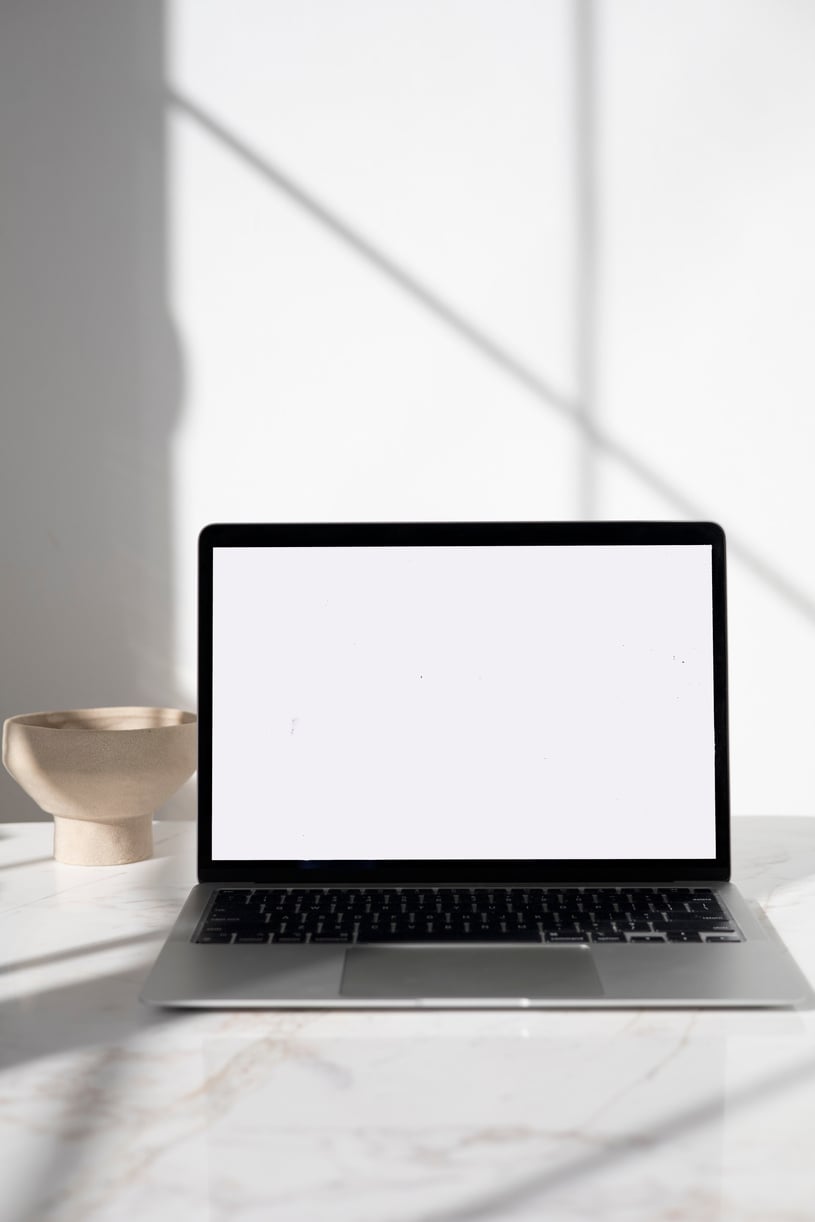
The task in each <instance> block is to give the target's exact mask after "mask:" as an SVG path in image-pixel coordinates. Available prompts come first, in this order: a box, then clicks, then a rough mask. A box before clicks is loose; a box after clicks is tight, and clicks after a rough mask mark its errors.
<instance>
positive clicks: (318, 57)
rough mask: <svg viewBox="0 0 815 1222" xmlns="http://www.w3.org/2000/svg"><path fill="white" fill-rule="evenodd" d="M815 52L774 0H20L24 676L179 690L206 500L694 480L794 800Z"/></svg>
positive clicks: (743, 680)
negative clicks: (715, 532)
mask: <svg viewBox="0 0 815 1222" xmlns="http://www.w3.org/2000/svg"><path fill="white" fill-rule="evenodd" d="M68 7H70V9H71V13H70V14H68V13H67V12H66V9H67V8H68ZM813 62H815V8H813V7H812V6H811V5H809V4H807V3H803V2H799V3H794V2H791V0H783V2H780V0H761V2H758V0H726V2H725V0H720V2H718V3H717V2H714V0H659V2H654V0H639V2H636V3H635V2H633V0H626V2H625V3H623V2H620V0H604V2H603V3H602V4H600V3H598V2H597V0H558V2H550V3H546V4H542V3H540V0H398V2H397V0H389V2H388V3H382V2H381V0H380V2H379V3H375V2H374V0H229V2H228V3H227V0H168V3H167V4H166V5H162V4H160V3H158V0H150V2H149V3H142V4H140V5H135V6H134V5H132V4H128V3H127V2H126V0H108V2H107V3H105V2H104V0H77V2H76V3H75V4H74V5H72V6H60V5H59V4H58V3H56V0H52V2H51V3H47V4H46V3H42V2H38V3H33V4H31V5H26V6H23V5H20V6H16V11H15V12H13V13H8V12H4V13H3V15H2V17H0V140H1V141H2V148H1V149H0V175H2V188H3V197H4V208H5V213H6V224H5V227H4V242H5V257H6V259H7V270H6V273H5V274H4V276H3V277H2V278H0V324H2V325H1V326H0V360H2V367H3V368H4V370H5V377H4V383H5V389H4V390H3V391H0V394H2V402H3V417H4V421H5V424H4V430H3V435H4V445H3V447H2V454H0V463H2V466H3V472H2V483H0V498H2V502H1V503H0V504H1V507H2V510H3V519H2V520H3V523H4V526H3V531H2V537H1V538H0V546H2V549H3V564H4V568H3V571H4V573H5V574H6V577H5V578H4V595H3V601H4V604H5V609H4V613H3V622H4V625H5V631H4V634H3V637H2V639H0V667H1V668H2V669H1V670H0V692H2V705H3V708H2V713H3V715H9V714H11V713H14V712H20V711H27V710H30V709H33V708H35V707H36V708H42V707H56V706H59V705H67V704H81V703H88V704H91V703H105V702H110V703H130V702H133V701H142V700H143V701H145V702H147V701H150V702H152V701H162V702H163V701H173V702H181V703H184V704H193V703H194V700H195V694H194V593H195V570H194V544H195V536H196V534H197V531H198V529H199V528H200V526H201V525H202V524H203V523H205V522H207V521H211V520H215V519H233V520H235V519H258V520H275V519H281V520H298V519H311V520H319V519H333V520H341V519H349V520H351V519H389V518H390V519H396V518H403V519H406V518H489V517H496V518H570V517H587V516H596V517H604V518H607V517H650V516H654V517H688V516H691V517H695V516H705V517H713V518H716V519H718V520H720V521H721V522H722V523H723V525H724V526H725V528H726V529H727V530H728V533H729V536H730V539H731V566H730V612H731V643H732V648H731V688H732V693H733V701H732V731H733V733H732V768H733V799H734V809H735V810H736V811H741V812H748V811H750V812H758V813H773V812H784V813H813V812H814V811H815V775H814V773H815V769H813V765H812V763H811V762H810V761H811V760H812V758H813V751H812V747H811V744H812V743H813V742H815V714H814V713H813V707H812V701H811V699H810V695H809V692H810V688H811V687H812V686H813V680H814V679H815V673H813V672H815V574H813V572H812V561H811V554H812V549H811V548H810V546H809V533H810V529H809V528H810V522H811V521H812V517H813V513H812V509H813V492H812V481H811V479H810V477H809V469H808V468H809V461H810V455H811V451H812V440H813V434H815V422H814V421H813V413H812V412H811V410H810V411H808V410H807V409H808V408H810V407H811V405H812V401H813V391H815V364H814V363H813V360H812V355H811V353H812V339H811V336H812V335H813V333H814V331H815V328H814V327H813V323H815V318H813V314H815V307H814V306H813V301H815V293H813V286H814V285H815V246H814V244H813V225H812V221H811V217H812V216H815V157H814V156H813V151H812V149H813V146H812V140H811V134H810V133H811V132H812V130H813V123H814V122H815V74H813V72H812V71H811V64H812V63H813ZM3 780H4V784H3V788H2V790H0V797H1V798H2V804H3V811H4V814H5V816H6V817H8V818H22V817H26V814H27V813H29V812H31V811H32V807H31V804H30V803H28V801H27V799H25V798H24V797H23V796H22V795H20V794H19V793H18V792H17V790H16V789H15V787H14V786H13V784H12V783H11V782H10V781H8V779H7V778H4V779H3ZM191 798H192V793H191V791H189V792H188V793H187V794H186V795H183V796H182V797H180V798H178V799H176V800H175V801H174V802H173V803H171V804H170V806H169V807H168V813H176V814H177V813H179V812H184V811H189V810H190V809H191ZM33 813H35V814H36V812H35V811H34V812H33Z"/></svg>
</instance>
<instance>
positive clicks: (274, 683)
mask: <svg viewBox="0 0 815 1222" xmlns="http://www.w3.org/2000/svg"><path fill="white" fill-rule="evenodd" d="M210 529H213V530H214V529H217V528H210ZM226 529H228V528H226ZM258 529H261V528H258ZM280 529H284V528H280ZM303 529H306V528H303ZM312 529H313V530H317V531H318V534H317V535H316V536H314V535H309V536H308V541H307V542H306V541H304V542H303V543H302V545H298V544H297V543H296V542H292V541H291V538H290V537H289V536H286V538H287V539H288V541H287V542H286V543H285V545H254V544H250V545H230V546H218V545H217V542H216V543H215V545H214V546H213V547H212V553H211V555H212V568H211V581H212V586H211V598H212V614H211V632H212V636H211V649H212V654H211V719H212V720H211V801H212V820H211V854H212V860H213V862H214V863H217V862H219V861H222V862H236V861H241V862H281V861H283V862H298V863H304V866H305V868H308V866H309V865H312V866H316V867H319V866H320V865H321V864H323V863H334V862H349V861H353V862H367V863H374V862H388V863H399V862H410V863H421V862H428V863H431V862H433V863H443V862H461V861H467V862H478V861H484V862H487V861H489V862H496V861H513V862H520V861H531V860H534V861H552V860H559V861H566V860H568V861H571V862H580V861H589V860H591V861H597V860H609V861H611V860H614V861H619V860H626V861H632V862H635V861H645V860H665V859H682V860H700V859H704V860H711V859H713V858H715V857H716V731H715V724H714V722H715V718H714V703H715V702H714V633H713V594H712V591H713V581H712V550H713V544H712V542H710V541H703V540H702V541H697V542H687V541H683V542H673V541H652V542H642V541H638V542H633V543H624V542H619V541H617V542H614V543H613V544H610V543H608V542H606V541H603V535H602V530H601V531H600V534H599V540H600V541H594V542H591V541H584V539H583V537H581V541H579V542H574V543H569V542H564V541H563V539H562V537H560V536H556V537H557V538H558V542H556V543H550V542H547V541H543V539H541V540H540V541H538V542H535V541H533V540H532V537H531V536H530V537H529V538H527V537H526V536H525V535H523V534H522V535H520V536H512V535H511V534H510V535H509V536H508V537H509V538H513V537H517V538H522V539H523V541H521V542H506V541H503V542H501V543H500V544H497V543H496V542H494V541H492V540H491V541H489V542H479V541H478V532H477V529H476V528H471V529H472V530H474V531H475V533H474V534H470V535H468V536H467V541H466V542H449V541H443V539H444V536H440V537H439V539H438V540H436V539H434V541H433V542H432V543H429V544H428V543H426V542H424V541H422V542H420V543H411V542H410V535H409V534H407V535H402V536H400V537H399V540H398V542H389V541H388V532H387V528H380V529H381V530H384V532H385V533H384V535H382V536H381V541H379V542H375V543H371V542H367V543H365V544H362V545H359V544H356V543H351V544H348V543H340V542H335V541H333V539H332V541H331V542H328V543H321V542H319V539H320V535H319V528H312ZM329 529H330V528H329ZM335 529H337V528H335ZM428 529H430V530H431V537H433V536H432V528H427V527H426V528H424V530H425V531H427V530H428ZM657 533H659V532H657ZM646 534H647V532H646ZM448 537H455V535H453V536H449V532H448ZM587 538H589V539H590V538H591V533H589V535H588V536H587ZM202 624H203V620H202Z"/></svg>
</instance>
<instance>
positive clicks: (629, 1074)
mask: <svg viewBox="0 0 815 1222" xmlns="http://www.w3.org/2000/svg"><path fill="white" fill-rule="evenodd" d="M155 830H156V852H155V856H154V858H153V860H151V861H147V862H141V863H139V864H136V865H130V866H119V867H109V868H100V867H79V866H65V865H58V864H57V863H55V862H54V861H53V860H52V859H51V856H50V853H51V836H52V830H51V827H50V825H48V824H44V823H41V824H4V825H2V824H0V917H1V918H2V920H1V923H0V929H2V956H1V957H2V966H0V990H1V992H0V1150H2V1168H3V1173H2V1188H0V1218H2V1219H3V1222H6V1220H8V1222H29V1220H32V1222H34V1220H36V1222H41V1220H43V1222H45V1220H47V1219H59V1220H60V1222H69V1220H70V1222H101V1220H104V1222H112V1220H114V1219H115V1220H117V1222H118V1220H121V1222H133V1220H134V1219H142V1218H146V1219H150V1222H161V1220H162V1219H165V1218H166V1219H172V1220H173V1222H184V1220H186V1219H188V1218H189V1219H196V1220H198V1219H201V1220H202V1222H203V1220H208V1222H283V1220H285V1222H312V1220H314V1222H335V1220H342V1222H469V1220H473V1222H476V1220H477V1222H494V1220H497V1219H500V1220H503V1219H507V1220H512V1222H527V1220H530V1222H531V1220H533V1219H534V1220H535V1222H538V1220H539V1219H555V1220H560V1219H564V1220H569V1219H584V1218H591V1219H593V1220H596V1219H609V1220H617V1219H619V1222H639V1220H640V1219H642V1220H643V1222H645V1220H647V1222H681V1220H683V1219H688V1220H691V1222H707V1220H710V1222H713V1220H714V1219H716V1220H718V1219H725V1220H728V1222H729V1220H741V1219H749V1220H755V1222H792V1220H793V1219H802V1220H803V1219H807V1220H811V1219H813V1218H815V1139H814V1138H813V1130H814V1129H815V1012H813V1011H811V1010H809V1009H804V1008H802V1009H798V1010H775V1011H773V1010H764V1011H761V1010H738V1011H695V1010H675V1011H665V1010H653V1011H646V1010H605V1011H568V1010H559V1011H532V1012H529V1011H527V1012H518V1011H511V1012H509V1011H494V1010H485V1011H466V1012H461V1011H459V1012H454V1013H453V1012H437V1011H436V1012H424V1011H423V1012H414V1011H405V1012H392V1011H391V1012H376V1011H366V1012H359V1011H353V1012H347V1011H346V1012H340V1011H337V1012H330V1011H329V1012H306V1011H303V1012H284V1013H274V1012H263V1011H237V1012H236V1011H230V1012H214V1011H209V1012H206V1011H186V1012H165V1011H155V1010H151V1009H148V1008H147V1007H145V1006H143V1005H141V1004H140V1003H139V1002H138V1000H137V995H138V991H139V987H140V985H141V982H142V980H143V978H144V976H145V975H146V973H147V970H148V968H149V966H150V963H151V962H152V960H153V958H154V957H155V955H156V953H157V952H158V949H159V947H160V944H161V940H162V937H163V936H164V934H165V933H166V931H167V930H168V928H169V926H170V925H171V923H172V921H173V919H174V917H175V915H176V913H177V911H178V909H179V908H180V906H181V903H182V901H183V900H184V898H185V896H186V894H187V891H188V889H189V887H190V886H191V885H192V883H193V882H194V881H195V864H194V827H193V826H192V825H191V824H183V823H157V824H156V829H155ZM734 858H735V867H734V878H735V881H736V882H738V883H739V884H740V886H741V888H742V890H743V892H744V893H745V895H746V896H747V897H748V899H751V900H754V901H756V902H758V903H760V904H761V905H762V906H763V907H764V908H765V910H766V911H767V913H768V914H769V917H770V919H771V921H772V923H773V925H774V926H775V928H776V930H777V931H778V932H779V934H780V935H781V936H782V938H783V939H784V941H785V942H786V944H787V946H788V947H789V948H790V950H791V951H792V953H793V954H794V955H795V957H796V958H797V960H798V962H799V963H800V964H801V966H802V967H803V969H804V971H806V972H807V974H808V975H809V977H810V979H811V980H813V981H815V939H814V938H813V933H814V932H815V819H807V818H797V817H777V818H759V817H743V818H737V819H736V820H734Z"/></svg>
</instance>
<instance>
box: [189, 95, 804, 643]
mask: <svg viewBox="0 0 815 1222" xmlns="http://www.w3.org/2000/svg"><path fill="white" fill-rule="evenodd" d="M167 102H168V105H169V106H170V107H171V108H172V109H174V110H175V111H176V112H177V113H179V114H181V115H184V116H185V117H186V118H187V119H188V120H190V121H191V122H193V123H194V124H195V125H196V126H197V127H198V128H199V129H200V130H201V131H203V132H206V133H207V135H209V136H211V137H212V138H213V139H214V140H216V141H217V142H218V144H220V146H221V147H222V148H223V149H225V150H226V151H228V152H229V153H231V154H232V155H233V156H234V157H236V158H237V159H238V160H239V161H240V162H241V163H242V164H243V165H244V166H245V167H247V168H249V169H251V170H253V171H254V172H255V173H257V174H258V175H260V177H261V178H263V179H264V180H265V181H266V182H267V183H269V184H270V185H271V186H273V187H275V188H276V189H277V190H278V191H280V192H281V193H282V194H283V195H285V196H286V198H287V199H289V200H290V201H291V203H293V204H295V205H296V206H297V207H299V208H301V209H302V210H303V211H304V212H306V213H307V214H308V215H309V216H310V217H311V218H312V219H313V220H314V221H315V222H317V223H318V224H320V225H321V226H322V227H323V228H324V229H326V230H328V231H329V232H330V233H331V234H333V235H334V237H335V238H337V240H338V241H341V242H343V243H344V244H345V246H347V247H348V248H349V249H351V250H353V251H354V252H355V253H356V254H357V255H359V257H360V258H362V259H364V260H365V261H366V262H367V263H368V264H369V265H370V266H372V267H374V268H375V269H376V270H377V271H378V272H380V273H381V275H383V276H384V277H386V278H387V279H388V280H389V281H390V283H391V284H393V285H395V286H396V287H397V288H399V289H401V290H402V292H404V293H406V294H408V295H409V296H410V297H411V298H412V299H413V300H414V301H417V302H418V303H419V304H420V305H422V306H423V307H424V308H425V309H426V310H427V311H428V312H429V313H430V314H432V315H433V316H434V317H435V318H436V319H437V320H438V321H439V322H440V323H442V324H444V325H445V326H446V327H448V328H449V329H450V330H451V331H452V332H454V333H455V335H456V336H457V337H458V338H459V339H460V340H462V341H463V342H465V343H467V344H469V345H470V346H471V347H472V348H473V349H475V350H476V351H477V353H478V354H479V355H480V356H482V357H483V358H484V359H486V360H489V361H490V362H491V363H492V364H493V365H497V366H498V367H499V368H500V369H502V370H503V372H504V373H505V374H506V375H507V376H508V377H510V378H512V379H513V380H514V381H515V382H516V383H518V384H519V385H521V386H522V387H523V388H524V390H526V391H527V392H528V393H529V394H531V395H533V396H534V397H535V398H536V399H537V401H538V402H539V403H540V404H542V405H545V406H546V407H548V408H549V409H550V410H551V411H554V412H556V413H558V414H559V415H560V416H561V417H563V418H564V419H567V420H568V421H569V422H570V423H571V424H572V426H573V427H574V428H575V429H576V430H578V432H579V433H580V436H581V437H582V439H583V440H584V441H585V442H586V443H587V445H588V446H589V447H591V450H592V451H593V452H594V454H595V455H602V456H604V457H606V458H609V459H611V460H612V461H613V462H615V463H616V464H617V466H618V467H620V468H621V469H622V470H624V471H625V472H626V473H627V474H628V475H631V476H633V477H634V478H635V479H636V480H638V481H639V483H640V484H642V485H643V486H644V487H646V488H648V489H649V490H650V491H652V492H655V493H656V494H657V495H658V496H660V497H661V498H662V499H663V500H664V501H666V502H667V503H668V504H670V505H671V506H672V507H673V509H674V510H675V511H676V513H677V514H679V515H681V516H682V517H684V518H691V519H703V520H704V519H707V518H709V517H711V516H712V515H711V512H710V510H709V509H708V508H706V507H705V506H702V505H699V504H698V503H697V502H695V501H694V500H693V499H692V498H690V497H688V496H687V495H686V494H685V492H684V491H683V490H682V489H681V488H679V487H678V486H677V485H676V484H674V483H672V481H670V480H669V479H667V478H666V477H665V476H664V475H662V474H661V473H660V472H659V471H657V470H655V469H654V467H653V466H652V465H651V464H650V463H649V462H648V461H647V460H646V459H645V458H643V457H642V456H641V455H639V454H637V453H636V452H635V451H634V450H633V449H632V448H631V447H630V446H628V445H625V444H623V443H622V442H620V441H618V440H616V438H614V437H613V436H612V435H611V434H610V433H608V432H606V431H605V430H604V429H602V428H601V427H600V426H599V424H598V423H597V421H596V418H595V413H594V412H593V411H591V410H586V407H585V405H584V403H583V402H582V401H581V400H579V399H577V398H571V397H569V396H568V395H565V394H563V393H562V392H561V391H559V390H558V389H557V388H556V387H554V386H552V385H550V384H549V383H548V382H547V381H546V380H545V379H544V378H542V377H541V376H540V374H538V373H537V372H536V371H535V370H533V369H530V368H529V366H528V365H526V364H525V363H524V362H523V361H521V360H519V359H518V357H516V356H515V355H514V354H513V353H512V352H510V351H509V349H507V348H505V347H504V346H503V345H501V344H499V343H498V342H497V341H496V340H494V339H493V338H492V337H491V336H490V335H489V334H488V333H487V332H486V331H484V330H483V328H481V327H479V326H478V325H477V324H476V323H474V322H472V321H471V320H470V319H469V318H467V316H466V315H465V314H463V313H462V312H461V311H460V310H458V309H457V308H456V307H455V306H453V305H452V304H451V303H450V302H449V301H446V300H445V299H444V298H443V297H441V296H440V295H439V294H438V293H436V292H435V291H434V290H433V289H432V288H431V287H430V286H429V285H427V284H426V283H425V282H424V281H422V280H421V279H419V278H418V277H417V276H415V275H414V274H413V273H412V272H410V271H409V270H408V269H407V268H405V267H403V266H402V265H401V264H400V263H399V262H398V261H397V260H395V259H393V258H392V257H391V256H390V255H389V254H388V253H387V251H384V250H383V249H382V248H381V247H379V246H377V245H376V244H375V243H373V242H371V241H370V240H369V239H368V238H366V237H365V235H364V234H362V233H361V232H360V231H359V230H358V229H356V228H354V226H353V225H351V224H350V223H349V222H348V221H346V220H345V219H344V218H343V217H342V216H340V215H339V214H338V213H337V212H335V211H334V210H333V209H331V208H329V207H328V206H327V205H326V204H324V203H323V202H322V201H321V200H319V199H317V197H316V196H315V195H313V194H312V193H311V192H310V191H307V190H306V189H305V187H303V186H301V185H300V184H299V183H298V182H297V181H296V180H295V179H293V178H292V177H291V176H290V175H289V174H287V173H286V172H285V171H284V170H282V169H281V168H280V167H279V166H277V165H275V164H274V162H272V161H269V160H268V159H267V158H265V157H262V156H261V155H260V154H259V153H258V152H257V151H256V150H255V149H253V148H252V147H251V146H250V145H248V144H247V143H246V142H245V141H244V140H242V139H241V138H240V137H239V136H237V135H236V134H235V133H234V132H232V131H230V130H229V129H228V128H227V127H225V126H224V124H222V123H220V122H219V121H218V120H217V119H216V118H214V117H213V116H212V115H210V114H208V113H207V112H206V111H205V110H203V109H202V108H201V107H200V106H198V105H196V103H195V102H193V101H191V100H190V99H189V98H187V97H185V96H183V95H182V94H180V93H178V92H176V91H173V90H170V91H168V93H167ZM585 275H586V277H587V280H586V287H590V283H591V271H590V269H589V270H588V271H586V273H585ZM582 296H583V297H585V289H584V292H583V294H582ZM589 338H590V337H588V336H587V337H586V341H585V342H586V343H587V342H588V339H589ZM584 346H585V345H584ZM585 359H588V358H585ZM587 376H588V375H587ZM584 483H585V477H584ZM728 549H729V552H730V554H731V556H735V557H737V558H738V559H739V560H740V561H741V562H742V563H743V564H744V565H745V566H746V567H747V568H748V569H749V570H750V572H752V574H753V575H754V576H755V577H757V578H758V579H759V580H760V581H761V582H762V583H763V584H764V585H766V586H767V587H768V588H769V589H771V590H772V592H773V593H774V594H775V595H776V596H777V597H778V598H780V599H782V600H783V601H784V602H785V603H786V604H787V605H788V606H789V607H791V608H792V609H793V610H795V611H797V612H798V613H799V614H801V615H803V616H804V617H805V618H806V619H807V620H809V621H811V622H815V599H813V598H812V597H811V596H810V594H809V593H808V592H807V591H806V590H804V589H802V588H801V587H800V586H798V585H797V584H796V583H795V582H793V581H791V580H790V579H789V578H788V577H787V576H786V575H785V574H784V573H783V572H781V571H780V570H779V569H777V568H776V567H775V566H774V565H773V564H771V563H770V562H769V561H768V560H767V559H766V558H765V557H764V556H762V555H761V554H760V553H759V552H757V551H755V549H754V548H752V547H750V546H749V544H747V543H745V542H744V541H743V540H742V539H739V538H733V537H731V536H728Z"/></svg>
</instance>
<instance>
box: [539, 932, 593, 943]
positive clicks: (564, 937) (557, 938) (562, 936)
mask: <svg viewBox="0 0 815 1222" xmlns="http://www.w3.org/2000/svg"><path fill="white" fill-rule="evenodd" d="M544 937H545V939H546V941H547V942H588V940H589V936H588V934H585V933H551V932H549V931H547V932H546V933H545V934H544Z"/></svg>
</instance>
